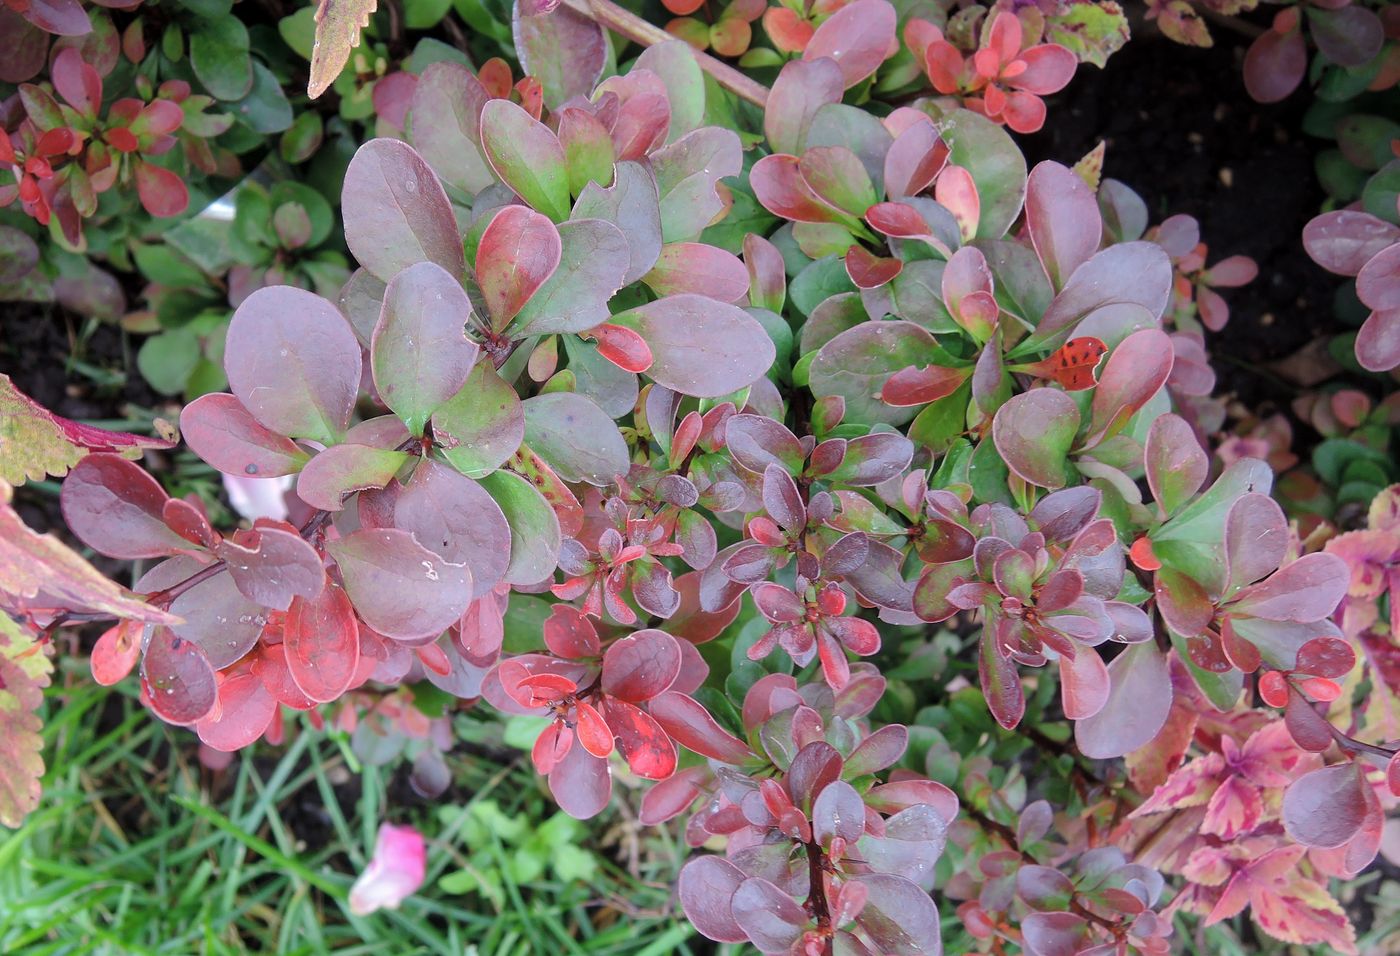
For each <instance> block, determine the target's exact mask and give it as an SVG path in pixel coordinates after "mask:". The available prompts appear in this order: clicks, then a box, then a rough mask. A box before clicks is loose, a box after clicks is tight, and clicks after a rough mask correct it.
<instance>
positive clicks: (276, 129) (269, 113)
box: [229, 60, 292, 134]
mask: <svg viewBox="0 0 1400 956" xmlns="http://www.w3.org/2000/svg"><path fill="white" fill-rule="evenodd" d="M251 62H252V64H253V82H252V85H251V86H250V87H249V88H248V89H247V90H246V91H245V94H243V95H240V96H239V97H229V99H236V100H237V102H235V103H231V104H229V109H230V111H231V112H233V114H234V115H236V116H237V117H238V118H239V120H241V121H242V122H243V123H245V124H247V125H248V126H249V127H250V128H251V129H252V130H253V131H254V132H258V133H265V134H268V133H280V132H282V131H283V130H284V129H286V128H287V127H289V126H291V125H292V104H291V103H289V102H288V101H287V95H286V94H285V93H283V92H282V84H281V83H279V82H278V81H277V77H275V76H273V75H272V71H271V70H269V69H268V68H267V67H265V66H263V65H262V64H261V63H259V62H257V61H256V60H254V61H251Z"/></svg>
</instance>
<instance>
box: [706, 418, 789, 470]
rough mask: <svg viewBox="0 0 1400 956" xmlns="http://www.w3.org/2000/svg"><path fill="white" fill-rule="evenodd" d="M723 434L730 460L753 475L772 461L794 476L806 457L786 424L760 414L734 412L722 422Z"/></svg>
mask: <svg viewBox="0 0 1400 956" xmlns="http://www.w3.org/2000/svg"><path fill="white" fill-rule="evenodd" d="M724 435H725V439H724V441H725V446H726V447H727V448H728V449H729V453H730V454H731V455H733V456H734V460H735V461H736V462H738V463H739V464H740V465H741V466H743V467H744V468H747V469H748V470H749V471H752V472H754V473H755V474H760V475H761V474H763V471H764V469H766V468H767V467H768V466H769V465H772V464H776V465H778V466H779V467H781V468H783V469H784V470H785V471H787V472H789V473H791V474H794V475H795V474H797V473H799V472H800V471H801V470H802V464H803V462H805V461H806V459H807V455H806V453H805V452H804V451H803V449H802V443H801V442H799V441H798V440H797V436H796V435H794V434H793V433H792V432H790V431H788V429H787V426H786V425H783V424H782V423H781V422H775V421H774V420H773V419H771V418H764V417H763V416H761V415H750V414H739V415H734V416H733V417H731V418H730V419H729V420H728V421H726V422H725V424H724Z"/></svg>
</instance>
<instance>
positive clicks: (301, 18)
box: [277, 4, 316, 60]
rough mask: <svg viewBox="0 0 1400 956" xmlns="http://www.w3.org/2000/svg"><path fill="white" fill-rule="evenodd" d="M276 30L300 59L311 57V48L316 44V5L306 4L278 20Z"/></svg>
mask: <svg viewBox="0 0 1400 956" xmlns="http://www.w3.org/2000/svg"><path fill="white" fill-rule="evenodd" d="M277 32H278V33H279V34H280V35H281V36H282V39H283V41H284V42H286V44H287V46H289V47H291V48H292V50H293V51H295V52H296V53H298V54H300V56H301V57H302V59H305V60H309V59H311V48H312V47H313V46H315V44H316V5H315V4H308V5H307V6H304V7H302V8H300V9H299V10H297V11H296V12H295V13H292V14H289V15H288V16H285V17H283V18H282V19H281V20H278V21H277Z"/></svg>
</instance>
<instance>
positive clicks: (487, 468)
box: [433, 362, 525, 478]
mask: <svg viewBox="0 0 1400 956" xmlns="http://www.w3.org/2000/svg"><path fill="white" fill-rule="evenodd" d="M433 437H434V438H435V439H437V442H438V445H439V447H441V449H442V453H443V456H444V457H445V458H446V459H447V460H448V462H449V463H451V465H452V467H454V468H456V469H457V470H458V471H460V472H462V473H463V474H464V475H468V476H470V477H473V478H476V477H480V476H482V475H485V474H489V473H490V472H493V471H495V470H496V469H497V468H499V467H501V465H503V464H504V463H505V462H506V459H508V458H510V456H511V455H513V454H515V450H516V449H517V448H519V447H520V442H521V441H523V440H524V438H525V413H524V411H523V410H522V409H521V407H520V396H519V395H517V394H516V392H515V389H513V388H511V386H510V383H508V382H506V381H505V380H504V379H502V378H501V376H500V375H499V374H498V373H497V372H496V369H495V368H494V367H493V366H492V365H491V363H490V362H477V363H476V366H475V367H474V368H473V369H472V371H471V375H470V376H469V377H468V378H467V382H466V384H465V385H463V386H462V388H461V389H460V390H459V391H458V392H457V394H456V395H454V396H452V397H451V398H450V399H448V400H447V401H446V402H445V403H444V404H443V405H442V406H440V407H439V408H438V410H437V411H436V412H434V413H433Z"/></svg>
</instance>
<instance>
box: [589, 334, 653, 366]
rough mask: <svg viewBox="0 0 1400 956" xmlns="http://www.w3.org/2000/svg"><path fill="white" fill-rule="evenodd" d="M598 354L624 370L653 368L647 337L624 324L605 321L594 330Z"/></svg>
mask: <svg viewBox="0 0 1400 956" xmlns="http://www.w3.org/2000/svg"><path fill="white" fill-rule="evenodd" d="M592 334H593V337H594V339H595V340H596V341H597V343H598V354H599V355H601V356H603V358H605V359H607V360H608V361H609V362H612V363H613V364H614V365H616V366H617V367H618V368H620V369H622V370H623V371H624V372H645V371H646V370H647V369H649V368H651V363H652V355H651V348H650V346H648V345H647V343H646V339H644V338H642V337H641V336H640V335H638V334H637V333H636V332H635V331H634V330H632V329H629V328H627V327H626V326H622V325H613V324H612V323H610V322H608V323H604V324H603V325H600V326H598V327H597V328H596V329H593V331H592Z"/></svg>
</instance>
